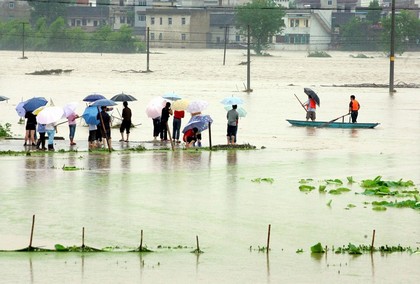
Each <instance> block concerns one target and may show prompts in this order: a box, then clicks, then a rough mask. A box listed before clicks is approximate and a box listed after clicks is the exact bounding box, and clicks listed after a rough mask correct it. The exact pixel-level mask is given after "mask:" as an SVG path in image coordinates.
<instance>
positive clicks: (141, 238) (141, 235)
mask: <svg viewBox="0 0 420 284" xmlns="http://www.w3.org/2000/svg"><path fill="white" fill-rule="evenodd" d="M142 249H143V230H141V231H140V247H139V251H142Z"/></svg>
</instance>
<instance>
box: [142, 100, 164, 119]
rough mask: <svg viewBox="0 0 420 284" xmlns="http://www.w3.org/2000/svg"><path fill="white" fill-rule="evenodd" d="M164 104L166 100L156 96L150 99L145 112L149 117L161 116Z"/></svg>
mask: <svg viewBox="0 0 420 284" xmlns="http://www.w3.org/2000/svg"><path fill="white" fill-rule="evenodd" d="M165 105H166V100H165V99H163V98H162V97H156V98H154V99H152V100H151V101H150V102H149V103H148V104H147V106H146V114H147V116H148V117H150V118H156V117H159V116H161V114H162V109H163V108H164V107H165Z"/></svg>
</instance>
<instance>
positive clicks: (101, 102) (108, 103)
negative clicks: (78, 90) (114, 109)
mask: <svg viewBox="0 0 420 284" xmlns="http://www.w3.org/2000/svg"><path fill="white" fill-rule="evenodd" d="M115 105H117V103H116V102H114V101H111V100H108V99H100V100H96V101H94V102H93V103H92V104H91V106H97V107H103V106H115Z"/></svg>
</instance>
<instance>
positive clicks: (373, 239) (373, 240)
mask: <svg viewBox="0 0 420 284" xmlns="http://www.w3.org/2000/svg"><path fill="white" fill-rule="evenodd" d="M374 244H375V230H373V233H372V244H371V245H370V252H371V253H372V252H373V245H374Z"/></svg>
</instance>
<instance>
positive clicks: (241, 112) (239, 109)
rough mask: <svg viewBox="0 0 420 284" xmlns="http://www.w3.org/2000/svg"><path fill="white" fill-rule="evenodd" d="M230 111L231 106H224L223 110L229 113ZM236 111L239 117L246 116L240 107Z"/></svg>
mask: <svg viewBox="0 0 420 284" xmlns="http://www.w3.org/2000/svg"><path fill="white" fill-rule="evenodd" d="M231 109H232V106H225V110H227V111H230V110H231ZM236 111H237V112H238V115H239V117H245V116H246V114H247V112H246V110H245V109H244V108H242V107H238V108H237V109H236Z"/></svg>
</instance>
